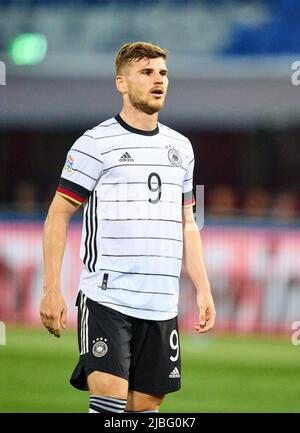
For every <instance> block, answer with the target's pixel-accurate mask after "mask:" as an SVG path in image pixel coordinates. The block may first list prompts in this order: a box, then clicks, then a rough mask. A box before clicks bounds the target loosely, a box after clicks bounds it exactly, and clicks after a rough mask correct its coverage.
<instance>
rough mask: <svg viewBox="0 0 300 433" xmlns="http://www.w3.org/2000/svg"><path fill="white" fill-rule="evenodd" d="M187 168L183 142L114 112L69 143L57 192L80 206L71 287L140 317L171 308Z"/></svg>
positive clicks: (157, 316) (165, 315)
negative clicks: (78, 268) (76, 279)
mask: <svg viewBox="0 0 300 433" xmlns="http://www.w3.org/2000/svg"><path fill="white" fill-rule="evenodd" d="M193 169H194V153H193V149H192V146H191V143H190V141H189V140H188V139H187V138H186V137H184V136H183V135H181V134H179V133H178V132H176V131H174V130H172V129H170V128H168V127H166V126H164V125H162V124H160V123H158V125H157V127H156V129H155V130H153V131H141V130H139V129H136V128H133V127H131V126H129V125H128V124H127V123H125V122H124V120H123V119H122V118H121V117H120V116H116V117H115V118H112V119H109V120H107V121H105V122H103V123H101V124H100V125H98V126H96V127H95V128H93V129H91V130H88V131H86V132H85V133H84V134H83V135H82V136H81V137H80V138H79V139H78V140H77V141H76V142H75V143H74V145H73V146H72V148H71V149H70V151H69V153H68V156H67V160H66V163H65V166H64V169H63V171H62V176H61V179H60V182H59V186H58V189H57V192H58V193H59V194H61V195H63V196H65V197H67V198H68V199H70V200H73V201H75V202H76V203H83V206H84V221H83V230H82V240H81V248H80V257H81V259H82V261H83V264H84V268H83V269H82V272H81V277H80V283H79V289H80V290H82V292H83V293H84V294H85V295H86V296H87V297H88V298H90V299H92V300H94V301H97V302H99V303H100V304H103V305H106V306H108V307H110V308H113V309H115V310H117V311H119V312H121V313H123V314H126V315H129V316H133V317H138V318H143V319H150V320H168V319H171V318H173V317H175V316H176V315H177V304H178V296H179V277H180V272H181V265H182V252H183V239H182V206H191V205H194V203H195V202H194V196H193Z"/></svg>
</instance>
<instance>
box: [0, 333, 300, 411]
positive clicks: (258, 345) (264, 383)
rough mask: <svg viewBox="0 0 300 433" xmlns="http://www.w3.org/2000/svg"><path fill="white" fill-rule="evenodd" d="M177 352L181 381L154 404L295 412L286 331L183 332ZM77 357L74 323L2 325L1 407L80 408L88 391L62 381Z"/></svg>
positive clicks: (299, 373)
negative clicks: (60, 327)
mask: <svg viewBox="0 0 300 433" xmlns="http://www.w3.org/2000/svg"><path fill="white" fill-rule="evenodd" d="M153 350H155V348H153ZM181 353H182V389H181V390H180V391H179V392H176V393H172V394H169V395H168V396H167V397H166V399H165V401H164V403H163V405H162V406H161V412H169V413H175V412H300V392H299V383H300V346H293V345H292V344H291V342H290V338H289V337H287V338H286V339H283V338H281V339H274V338H273V339H271V338H267V337H265V338H263V337H260V338H255V337H234V336H220V335H217V334H214V333H213V332H212V333H211V334H206V335H202V336H197V335H196V336H193V337H192V336H182V338H181ZM77 357H78V355H77V339H76V335H75V333H74V332H73V331H65V332H64V334H63V336H62V337H61V338H60V339H56V338H54V337H53V336H52V335H50V334H48V333H47V331H46V330H43V329H28V328H25V329H21V328H10V327H9V326H8V328H7V344H6V346H0V412H87V411H88V396H87V393H86V392H82V391H77V390H76V389H74V388H72V387H71V385H69V377H70V374H71V372H72V370H73V367H74V365H75V363H76V362H77Z"/></svg>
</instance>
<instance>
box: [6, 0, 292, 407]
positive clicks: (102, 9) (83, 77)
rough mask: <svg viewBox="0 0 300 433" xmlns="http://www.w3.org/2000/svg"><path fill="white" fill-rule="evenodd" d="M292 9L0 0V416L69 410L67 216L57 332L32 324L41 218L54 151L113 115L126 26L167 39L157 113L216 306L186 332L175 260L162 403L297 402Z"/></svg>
mask: <svg viewBox="0 0 300 433" xmlns="http://www.w3.org/2000/svg"><path fill="white" fill-rule="evenodd" d="M299 22H300V4H299V1H297V0H253V1H248V0H214V1H208V0H207V1H205V0H202V1H192V0H190V1H188V0H186V1H183V0H168V1H148V0H147V1H145V0H144V1H133V0H131V1H130V0H124V1H117V0H105V1H104V0H103V1H96V0H73V1H67V0H64V1H58V0H48V1H46V0H32V1H29V0H28V1H26V0H23V1H22V0H19V1H17V0H0V60H1V61H2V62H4V63H5V65H6V74H7V75H6V85H2V86H0V142H1V146H0V179H1V182H0V205H1V209H0V298H1V302H0V321H2V322H4V323H5V324H6V330H7V335H6V337H7V338H6V342H7V344H6V345H2V346H0V372H1V374H0V412H41V411H46V412H49V411H50V412H76V411H77V412H80V411H83V412H84V411H86V410H87V407H86V405H87V402H86V396H85V395H84V393H80V392H79V391H76V390H72V388H71V387H70V386H69V385H68V378H69V375H70V373H71V371H72V368H73V365H74V364H75V361H76V358H77V348H76V344H77V343H76V337H75V334H74V330H72V329H74V325H75V316H76V311H75V307H74V301H75V292H76V291H77V281H78V275H79V272H80V267H81V264H80V261H79V258H78V245H79V240H80V230H81V228H80V215H79V214H78V215H77V216H76V217H75V218H74V220H73V222H72V224H71V227H70V231H69V239H68V245H67V249H66V254H65V258H64V266H63V273H62V287H63V291H64V294H65V298H66V301H67V303H68V307H69V330H68V331H67V332H66V333H65V334H64V336H63V337H62V338H61V339H60V340H57V341H56V340H54V339H53V337H52V336H50V335H48V334H47V333H46V331H44V330H42V329H41V325H40V323H39V314H38V306H39V299H40V296H41V291H42V289H41V288H42V252H41V239H42V225H43V220H44V218H45V213H46V211H47V207H48V206H49V203H50V201H51V199H52V197H53V194H54V191H55V189H56V185H57V181H58V179H59V176H60V172H61V169H62V166H63V164H64V160H65V155H66V153H67V150H68V149H69V147H70V146H71V145H72V143H73V142H74V141H75V139H76V138H77V137H78V136H79V135H81V134H82V132H83V131H84V130H85V129H88V128H91V127H93V126H95V125H96V124H99V123H100V122H102V121H103V120H105V119H107V118H109V117H112V116H114V115H115V114H117V113H118V111H119V108H120V98H119V95H118V94H117V91H116V90H115V88H114V57H115V54H116V52H117V51H118V49H119V47H120V45H122V44H123V43H126V42H130V41H136V40H145V41H151V42H153V43H157V44H159V45H161V46H162V47H165V48H167V49H168V50H169V56H170V57H169V70H170V89H169V95H168V98H167V103H166V107H165V108H164V110H163V111H162V113H161V115H160V121H161V122H162V123H166V124H167V125H168V126H171V127H174V128H175V129H177V130H179V131H180V132H182V133H183V134H185V135H186V136H187V137H189V138H190V139H191V141H192V143H193V147H194V152H195V159H196V164H195V167H196V169H195V173H194V181H195V187H196V185H205V206H204V210H205V225H204V228H203V230H202V232H201V233H202V237H203V240H204V250H205V258H206V263H207V268H208V273H209V277H210V280H211V284H212V288H213V294H214V299H215V303H216V309H217V322H216V326H215V330H214V331H213V332H211V333H210V334H208V335H203V336H200V337H199V336H196V337H195V336H194V335H193V332H192V324H193V322H194V320H195V318H196V310H195V306H194V288H193V287H192V285H191V282H190V281H189V280H188V279H187V276H186V274H185V272H184V270H183V272H182V277H181V298H180V323H181V329H182V334H183V337H182V356H183V389H182V390H181V391H180V392H179V393H177V394H176V395H175V394H174V395H170V396H169V397H168V398H167V399H166V402H165V403H164V405H163V406H162V411H170V412H175V411H177V412H189V411H194V412H205V411H208V412H243V411H246V412H299V408H300V396H299V392H298V383H297V379H299V374H300V357H299V355H300V348H299V347H298V346H296V345H293V344H292V343H291V334H292V332H293V331H292V330H291V327H292V324H293V323H294V322H295V321H299V320H300V262H299V257H300V230H299V228H300V177H299V167H300V144H299V143H300V142H299V139H300V87H297V86H293V85H292V81H291V76H292V73H293V71H292V64H293V62H295V61H299V60H300V26H299ZM0 81H1V80H0ZM154 350H155V349H154Z"/></svg>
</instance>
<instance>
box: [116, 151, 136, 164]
mask: <svg viewBox="0 0 300 433" xmlns="http://www.w3.org/2000/svg"><path fill="white" fill-rule="evenodd" d="M119 161H120V162H133V161H134V159H133V158H131V156H130V155H129V153H128V152H125V153H124V155H122V156H121V158H120V159H119Z"/></svg>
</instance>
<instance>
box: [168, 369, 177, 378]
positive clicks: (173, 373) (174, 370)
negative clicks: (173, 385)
mask: <svg viewBox="0 0 300 433" xmlns="http://www.w3.org/2000/svg"><path fill="white" fill-rule="evenodd" d="M178 377H180V373H179V370H178V368H177V367H175V368H174V369H173V370H172V371H171V373H170V374H169V378H170V379H176V378H178Z"/></svg>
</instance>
